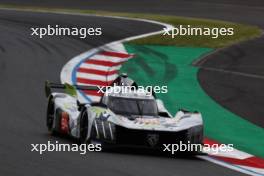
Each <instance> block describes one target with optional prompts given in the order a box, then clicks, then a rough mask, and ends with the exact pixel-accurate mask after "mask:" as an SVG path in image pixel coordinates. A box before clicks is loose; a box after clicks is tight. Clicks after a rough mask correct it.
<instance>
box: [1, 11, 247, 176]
mask: <svg viewBox="0 0 264 176" xmlns="http://www.w3.org/2000/svg"><path fill="white" fill-rule="evenodd" d="M47 24H51V25H52V24H54V25H55V24H59V25H61V26H64V25H65V26H72V25H74V26H82V27H83V26H87V27H89V26H93V27H102V28H103V31H104V35H103V36H101V37H91V38H88V39H87V40H83V39H82V40H80V39H78V38H76V37H49V38H44V39H38V38H37V37H33V36H30V34H31V31H30V27H37V26H38V27H41V26H45V25H47ZM131 24H132V22H131V21H128V20H120V19H118V20H117V19H110V18H102V17H91V16H85V17H84V16H83V17H80V16H71V15H56V14H44V13H31V12H16V11H5V10H1V11H0V38H1V40H0V68H1V69H0V80H1V87H0V92H1V99H0V106H1V121H2V123H1V124H2V125H1V128H0V134H1V145H0V158H1V160H0V175H5V176H9V175H10V176H11V175H12V176H15V175H19V176H22V175H26V176H28V175H45V176H46V175H64V176H67V175H69V176H70V175H84V174H87V175H88V174H89V175H93V176H96V175H98V176H102V175H114V176H118V175H122V176H124V175H128V176H130V175H137V176H141V175H142V176H143V175H144V176H145V175H152V176H155V175H159V176H160V175H164V176H166V175H197V176H199V175H203V176H204V175H208V174H210V175H211V174H213V175H219V176H220V175H221V176H222V175H243V174H241V173H238V172H235V171H232V170H229V169H225V168H223V167H221V166H217V165H215V164H212V163H209V162H206V161H203V160H200V159H196V158H177V157H175V158H174V157H173V158H171V157H166V156H162V155H157V154H154V153H151V154H146V153H141V152H139V153H138V152H128V151H125V152H114V153H112V152H108V153H101V152H99V153H95V152H90V153H88V154H86V155H80V154H79V153H77V152H76V153H75V152H50V153H46V154H44V155H40V154H39V153H36V152H31V151H30V150H31V145H30V144H33V143H35V144H36V143H44V144H46V143H47V141H48V140H51V141H53V143H55V141H56V140H58V141H59V142H60V143H71V142H72V140H71V139H65V138H59V137H51V136H49V135H48V134H47V129H46V127H45V113H46V112H45V111H46V110H45V109H46V99H45V95H44V91H43V86H44V85H43V83H44V81H45V80H46V79H49V80H53V81H59V75H60V71H61V68H62V66H63V65H64V64H65V63H66V62H67V61H68V60H69V59H71V58H72V57H74V56H76V55H78V54H79V53H81V52H83V51H86V50H88V49H90V48H92V47H96V46H99V45H102V44H104V43H107V42H110V41H113V40H118V39H121V38H124V37H128V36H133V35H136V34H142V33H146V32H151V31H155V30H157V29H160V28H161V26H157V25H153V24H149V23H143V22H133V25H131ZM128 26H129V28H128ZM116 31H118V32H116Z"/></svg>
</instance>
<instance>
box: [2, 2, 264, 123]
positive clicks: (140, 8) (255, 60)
mask: <svg viewBox="0 0 264 176" xmlns="http://www.w3.org/2000/svg"><path fill="white" fill-rule="evenodd" d="M0 2H1V3H4V4H13V5H25V6H27V5H32V6H34V5H35V6H45V7H59V8H78V9H93V10H108V11H121V12H122V11H123V12H144V13H154V14H155V13H158V14H171V15H179V16H189V17H199V18H211V19H219V20H227V21H233V22H239V23H245V24H252V25H257V26H259V27H261V28H264V20H263V18H264V1H263V0H250V1H248V0H201V1H199V2H198V1H197V0H162V1H160V0H152V1H151V2H150V1H149V0H141V1H129V0H127V1H124V0H107V1H105V0H90V1H83V0H74V1H73V0H56V1H51V0H48V1H32V0H24V1H23V2H21V1H19V0H1V1H0ZM263 43H264V37H262V38H260V39H256V40H253V41H250V42H246V43H243V44H240V45H236V46H235V47H232V48H227V49H225V50H223V51H222V52H221V53H217V55H211V56H210V57H207V58H206V62H202V64H200V65H199V66H200V67H201V69H200V70H199V73H198V79H199V82H200V84H201V86H202V87H203V89H204V90H205V91H206V92H207V94H208V95H210V96H211V97H212V98H213V99H214V100H215V101H217V102H218V103H219V104H221V105H222V106H223V107H225V108H227V109H229V110H230V111H232V112H234V113H236V114H237V115H239V116H241V117H243V118H245V119H247V120H249V121H251V122H253V123H255V124H256V125H258V126H261V127H264V118H260V117H261V116H262V114H264V108H261V107H262V106H263V103H264V99H263V87H264V82H263V79H264V78H263V70H264V69H263V62H264V60H263V59H262V58H263V55H264V53H263V52H264V45H263ZM233 70H234V72H238V74H237V73H234V72H230V71H233ZM252 74H253V75H252ZM233 83H235V84H233ZM249 107H250V108H249Z"/></svg>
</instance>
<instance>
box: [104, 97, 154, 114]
mask: <svg viewBox="0 0 264 176" xmlns="http://www.w3.org/2000/svg"><path fill="white" fill-rule="evenodd" d="M108 107H109V108H110V109H111V110H112V111H113V112H114V113H116V114H122V115H141V116H144V115H145V116H157V115H158V110H157V109H158V108H157V104H156V101H155V100H153V99H152V100H151V99H133V98H123V97H109V101H108Z"/></svg>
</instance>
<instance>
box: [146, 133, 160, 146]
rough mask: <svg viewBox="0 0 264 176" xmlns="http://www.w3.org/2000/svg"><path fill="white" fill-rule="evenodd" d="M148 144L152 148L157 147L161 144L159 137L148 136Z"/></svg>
mask: <svg viewBox="0 0 264 176" xmlns="http://www.w3.org/2000/svg"><path fill="white" fill-rule="evenodd" d="M147 142H148V144H149V145H150V146H151V147H154V146H156V145H157V144H158V142H159V135H158V134H148V135H147Z"/></svg>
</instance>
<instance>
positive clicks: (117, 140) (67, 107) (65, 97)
mask: <svg viewBox="0 0 264 176" xmlns="http://www.w3.org/2000/svg"><path fill="white" fill-rule="evenodd" d="M123 87H124V86H123V85H118V86H112V87H110V88H108V89H106V90H105V92H104V95H103V96H102V98H101V100H100V102H92V103H80V102H79V100H78V98H77V93H76V91H83V90H98V87H95V86H80V85H69V84H56V83H50V82H46V84H45V90H46V96H47V98H48V108H47V127H48V130H49V132H51V133H52V134H54V133H60V134H65V135H69V136H72V137H74V138H77V139H78V140H79V142H80V143H100V144H103V145H116V146H137V147H150V148H157V149H158V148H160V147H161V146H162V145H164V144H174V143H178V142H179V141H182V142H184V143H189V144H202V143H203V120H202V115H201V113H199V112H197V111H194V112H190V111H187V110H179V111H178V112H177V113H176V115H175V116H172V115H171V114H170V113H169V112H168V110H167V109H166V108H165V107H164V104H163V102H162V101H161V100H160V99H157V98H156V96H154V95H152V93H151V94H149V93H150V92H148V91H142V90H140V91H139V90H138V89H130V90H133V91H130V92H129V91H128V92H122V91H120V90H122V88H123ZM126 87H127V86H126ZM52 89H58V90H59V89H61V90H64V91H63V92H61V91H58V92H52ZM117 90H119V91H117Z"/></svg>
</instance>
